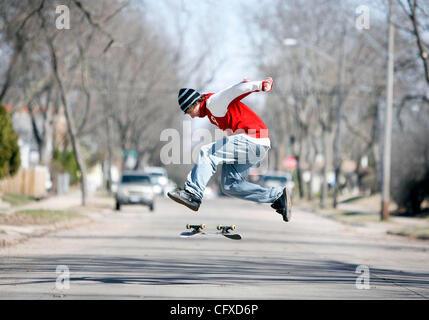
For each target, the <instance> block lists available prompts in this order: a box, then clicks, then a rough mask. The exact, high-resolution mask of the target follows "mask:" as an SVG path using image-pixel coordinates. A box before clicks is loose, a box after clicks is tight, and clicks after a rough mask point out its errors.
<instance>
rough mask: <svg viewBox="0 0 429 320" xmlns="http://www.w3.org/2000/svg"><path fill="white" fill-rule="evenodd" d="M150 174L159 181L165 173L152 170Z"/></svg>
mask: <svg viewBox="0 0 429 320" xmlns="http://www.w3.org/2000/svg"><path fill="white" fill-rule="evenodd" d="M150 176H151V177H152V179H153V180H154V181H155V182H159V179H160V178H162V177H163V176H164V175H163V174H162V173H158V172H152V173H150Z"/></svg>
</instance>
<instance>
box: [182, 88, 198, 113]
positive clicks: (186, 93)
mask: <svg viewBox="0 0 429 320" xmlns="http://www.w3.org/2000/svg"><path fill="white" fill-rule="evenodd" d="M200 97H201V94H200V93H199V92H198V91H196V90H194V89H188V88H182V89H180V90H179V96H178V99H179V106H180V109H182V111H183V112H184V113H186V110H188V109H189V107H190V106H192V105H193V104H194V103H195V101H197V100H198V98H200Z"/></svg>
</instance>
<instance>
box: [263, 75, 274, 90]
mask: <svg viewBox="0 0 429 320" xmlns="http://www.w3.org/2000/svg"><path fill="white" fill-rule="evenodd" d="M272 89H273V79H272V78H271V77H268V78H267V80H264V81H262V91H265V92H270V91H271V90H272Z"/></svg>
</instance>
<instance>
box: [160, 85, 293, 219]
mask: <svg viewBox="0 0 429 320" xmlns="http://www.w3.org/2000/svg"><path fill="white" fill-rule="evenodd" d="M272 88H273V79H272V78H270V77H269V78H267V79H266V80H264V81H249V80H248V79H247V78H244V80H243V81H242V82H240V83H238V84H236V85H233V86H231V87H229V88H226V89H224V90H222V91H220V92H217V93H208V94H200V93H199V92H197V91H196V90H194V89H190V88H183V89H180V91H179V95H178V102H179V106H180V108H181V110H182V111H183V112H185V113H186V114H188V115H189V116H190V117H191V118H195V117H200V118H203V117H208V119H209V121H210V122H211V123H212V124H214V125H215V126H217V127H218V128H220V129H221V130H226V131H227V132H228V133H229V135H228V136H227V137H224V138H223V139H220V140H218V141H216V142H213V143H210V144H207V145H204V146H203V147H202V148H201V150H200V154H199V157H198V161H197V163H196V164H195V166H194V167H193V169H192V171H191V172H190V173H189V174H188V176H187V179H186V182H185V186H184V190H175V191H172V192H169V193H168V196H169V197H170V198H171V199H173V200H174V201H176V202H178V203H180V204H183V205H185V206H187V207H188V208H190V209H191V210H194V211H198V209H199V207H200V204H201V200H202V198H203V195H204V190H205V188H206V186H207V183H208V182H209V180H210V178H211V176H212V175H213V174H214V173H215V172H216V169H217V166H218V165H220V164H222V177H221V188H222V191H223V192H224V193H225V194H227V195H230V196H233V197H237V198H240V199H245V200H250V201H255V202H262V203H271V207H272V208H273V209H275V210H276V211H277V212H278V213H279V214H281V215H282V217H283V220H284V221H290V219H291V199H290V195H289V191H288V190H287V188H286V187H269V188H264V187H262V186H260V185H257V184H254V183H250V182H248V181H246V180H245V179H246V177H247V176H248V174H249V171H250V168H251V167H252V166H254V165H257V164H258V163H260V162H261V161H262V160H263V159H264V157H265V156H266V153H267V152H268V150H269V149H270V148H271V144H270V137H269V134H268V129H267V127H266V125H265V124H264V122H263V121H262V120H261V119H260V118H259V117H258V116H257V115H256V113H254V112H253V111H252V110H251V109H250V108H249V107H248V106H246V105H245V104H244V103H242V102H241V100H242V99H244V98H245V97H246V96H248V95H249V94H251V93H252V92H259V91H264V92H269V91H271V90H272Z"/></svg>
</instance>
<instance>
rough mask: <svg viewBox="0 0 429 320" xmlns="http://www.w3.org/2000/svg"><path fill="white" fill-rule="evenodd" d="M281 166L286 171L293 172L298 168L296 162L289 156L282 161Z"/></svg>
mask: <svg viewBox="0 0 429 320" xmlns="http://www.w3.org/2000/svg"><path fill="white" fill-rule="evenodd" d="M283 165H284V167H285V168H286V169H288V170H293V169H296V168H297V167H298V161H296V158H295V157H294V156H289V157H286V158H285V159H284V160H283Z"/></svg>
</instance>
